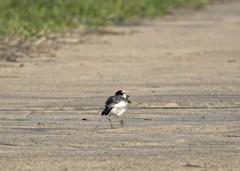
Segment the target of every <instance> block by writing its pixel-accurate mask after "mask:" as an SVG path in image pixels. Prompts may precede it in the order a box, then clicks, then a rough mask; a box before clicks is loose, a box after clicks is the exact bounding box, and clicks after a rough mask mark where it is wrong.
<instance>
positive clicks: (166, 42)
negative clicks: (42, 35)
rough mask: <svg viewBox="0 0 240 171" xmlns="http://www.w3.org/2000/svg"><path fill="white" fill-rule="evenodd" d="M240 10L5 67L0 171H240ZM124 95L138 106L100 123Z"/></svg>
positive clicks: (77, 40) (80, 42)
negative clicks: (107, 107)
mask: <svg viewBox="0 0 240 171" xmlns="http://www.w3.org/2000/svg"><path fill="white" fill-rule="evenodd" d="M239 9H240V2H232V3H224V4H219V5H214V6H209V7H207V8H206V9H204V10H200V11H196V12H187V13H185V14H182V15H179V16H167V17H164V18H161V19H157V20H153V21H145V22H143V23H141V24H140V25H126V26H121V27H111V28H104V29H103V30H104V31H101V32H100V33H98V34H95V33H92V34H84V35H83V34H81V33H79V34H78V36H76V37H74V38H71V40H69V42H71V43H67V44H65V45H61V49H59V50H57V51H56V52H55V57H51V56H48V55H46V56H42V57H39V58H23V59H22V60H21V62H16V63H4V62H2V63H1V64H0V82H1V84H0V170H3V171H12V170H24V171H26V170H37V171H38V170H39V171H40V170H41V171H42V170H52V171H54V170H56V171H71V170H199V171H200V170H201V171H204V170H219V171H220V170H224V171H225V170H233V171H235V170H236V171H238V170H240V110H239V109H240V56H239V55H240V10H239ZM119 89H124V90H125V91H127V92H128V94H129V95H130V96H131V100H132V102H133V103H132V104H131V105H130V107H129V110H128V111H127V112H126V113H125V114H124V115H122V117H121V118H122V119H123V120H124V121H125V123H126V124H125V125H124V127H121V126H120V125H119V122H118V120H117V119H115V118H113V124H114V126H115V129H111V128H110V125H109V122H108V120H107V119H106V118H104V117H103V118H102V117H101V116H100V112H101V110H102V108H103V105H104V102H105V100H106V98H107V97H108V96H110V95H113V94H114V93H115V91H116V90H119Z"/></svg>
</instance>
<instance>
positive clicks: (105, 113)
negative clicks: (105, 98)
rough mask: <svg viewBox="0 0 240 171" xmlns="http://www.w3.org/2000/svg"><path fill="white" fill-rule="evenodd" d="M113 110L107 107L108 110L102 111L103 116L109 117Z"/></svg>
mask: <svg viewBox="0 0 240 171" xmlns="http://www.w3.org/2000/svg"><path fill="white" fill-rule="evenodd" d="M111 110H112V107H106V108H105V109H104V110H103V111H102V115H108V114H109V112H110V111H111Z"/></svg>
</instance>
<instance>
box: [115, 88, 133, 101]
mask: <svg viewBox="0 0 240 171" xmlns="http://www.w3.org/2000/svg"><path fill="white" fill-rule="evenodd" d="M115 95H120V96H123V97H124V98H125V99H126V100H127V101H128V103H131V100H130V99H129V97H130V96H129V95H127V94H126V92H125V91H124V90H118V91H117V92H116V93H115Z"/></svg>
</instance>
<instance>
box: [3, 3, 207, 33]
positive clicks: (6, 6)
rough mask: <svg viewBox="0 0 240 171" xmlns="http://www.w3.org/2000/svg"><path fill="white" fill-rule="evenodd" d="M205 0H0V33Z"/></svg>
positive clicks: (57, 27) (106, 21)
mask: <svg viewBox="0 0 240 171" xmlns="http://www.w3.org/2000/svg"><path fill="white" fill-rule="evenodd" d="M208 1H209V0H1V3H0V36H1V35H8V36H21V37H29V36H38V35H41V34H43V32H46V31H48V32H54V31H61V30H65V29H69V28H75V27H79V26H82V25H85V26H95V27H96V26H101V25H111V24H119V23H121V22H122V21H123V20H125V19H128V18H131V17H143V16H159V15H162V14H164V13H165V12H167V11H168V9H169V8H170V7H176V8H177V7H181V6H193V7H199V6H201V5H203V4H205V3H206V2H208Z"/></svg>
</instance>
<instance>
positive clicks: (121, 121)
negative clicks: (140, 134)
mask: <svg viewBox="0 0 240 171" xmlns="http://www.w3.org/2000/svg"><path fill="white" fill-rule="evenodd" d="M117 118H118V119H119V120H120V125H121V126H123V125H124V124H125V123H124V122H123V120H121V119H120V118H119V117H118V116H117Z"/></svg>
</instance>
